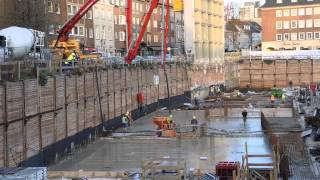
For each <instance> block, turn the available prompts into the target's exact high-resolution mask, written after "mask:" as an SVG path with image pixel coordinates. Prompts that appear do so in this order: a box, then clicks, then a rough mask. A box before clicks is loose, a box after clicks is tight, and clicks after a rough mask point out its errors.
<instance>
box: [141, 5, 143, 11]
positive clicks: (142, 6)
mask: <svg viewBox="0 0 320 180" xmlns="http://www.w3.org/2000/svg"><path fill="white" fill-rule="evenodd" d="M140 12H143V4H140Z"/></svg>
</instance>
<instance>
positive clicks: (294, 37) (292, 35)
mask: <svg viewBox="0 0 320 180" xmlns="http://www.w3.org/2000/svg"><path fill="white" fill-rule="evenodd" d="M297 39H298V37H297V33H291V40H292V41H296V40H297Z"/></svg>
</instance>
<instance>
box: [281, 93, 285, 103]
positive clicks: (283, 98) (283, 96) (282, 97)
mask: <svg viewBox="0 0 320 180" xmlns="http://www.w3.org/2000/svg"><path fill="white" fill-rule="evenodd" d="M281 101H282V103H285V101H286V96H285V95H284V93H282V95H281Z"/></svg>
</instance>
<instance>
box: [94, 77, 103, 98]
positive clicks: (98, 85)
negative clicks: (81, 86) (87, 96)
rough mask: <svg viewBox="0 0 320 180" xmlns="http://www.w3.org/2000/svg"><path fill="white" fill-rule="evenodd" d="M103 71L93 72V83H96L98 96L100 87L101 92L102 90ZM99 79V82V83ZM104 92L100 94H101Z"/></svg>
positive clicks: (95, 90) (96, 94)
mask: <svg viewBox="0 0 320 180" xmlns="http://www.w3.org/2000/svg"><path fill="white" fill-rule="evenodd" d="M100 73H101V71H98V72H93V85H94V96H96V97H98V89H99V91H100V93H101V92H102V90H101V74H100ZM97 81H98V84H97ZM101 95H102V94H100V96H101Z"/></svg>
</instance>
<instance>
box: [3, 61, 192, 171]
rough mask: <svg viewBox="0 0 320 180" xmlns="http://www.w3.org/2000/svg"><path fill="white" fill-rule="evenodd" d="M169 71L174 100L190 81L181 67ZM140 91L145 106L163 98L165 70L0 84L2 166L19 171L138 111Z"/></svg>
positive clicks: (99, 72) (104, 72)
mask: <svg viewBox="0 0 320 180" xmlns="http://www.w3.org/2000/svg"><path fill="white" fill-rule="evenodd" d="M167 72H168V76H169V84H170V91H171V92H170V93H171V94H170V95H171V96H172V97H175V96H179V95H183V94H184V92H185V91H188V89H189V87H190V78H189V77H190V76H189V75H188V71H187V69H186V68H185V67H183V66H174V67H169V66H168V69H167ZM155 76H159V80H160V81H159V85H155V84H154V77H155ZM98 89H99V91H98ZM138 92H143V94H144V96H145V105H150V104H156V103H158V102H159V101H161V99H165V98H166V97H167V89H166V81H165V78H164V71H163V69H159V68H147V69H144V68H141V67H135V68H121V69H104V70H102V69H98V70H96V71H92V72H85V73H83V74H81V75H71V76H65V75H55V76H52V77H49V78H48V81H47V83H46V84H45V85H44V86H40V85H39V84H38V81H37V79H28V80H23V81H18V82H6V83H4V85H0V167H4V166H5V167H14V166H17V165H19V163H21V162H23V161H25V160H27V159H29V158H31V157H33V156H35V155H37V154H39V153H40V152H42V151H43V150H45V149H48V147H51V146H52V145H53V144H56V143H57V142H59V141H61V140H63V139H66V138H68V137H72V136H75V135H77V134H79V133H80V132H83V131H86V130H87V129H90V128H95V127H98V126H99V125H101V124H103V123H105V121H106V122H108V121H109V120H112V119H115V118H116V117H121V114H123V113H125V112H126V111H132V110H135V109H138V104H137V101H136V95H137V93H138ZM99 94H100V95H99ZM100 102H101V110H102V113H100V111H101V110H100ZM101 116H103V117H101ZM103 119H105V120H103ZM120 122H121V121H120ZM105 128H115V127H104V129H105ZM89 136H90V137H91V135H89ZM82 140H83V139H82ZM80 141H81V138H80ZM74 143H75V142H74ZM71 146H72V145H71ZM71 148H72V147H71ZM48 151H50V149H49V150H48ZM51 151H54V150H52V149H51ZM60 151H61V153H65V152H66V151H68V150H65V149H60ZM55 155H57V154H53V156H55ZM43 156H45V154H44V155H43ZM48 163H50V162H44V164H48Z"/></svg>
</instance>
